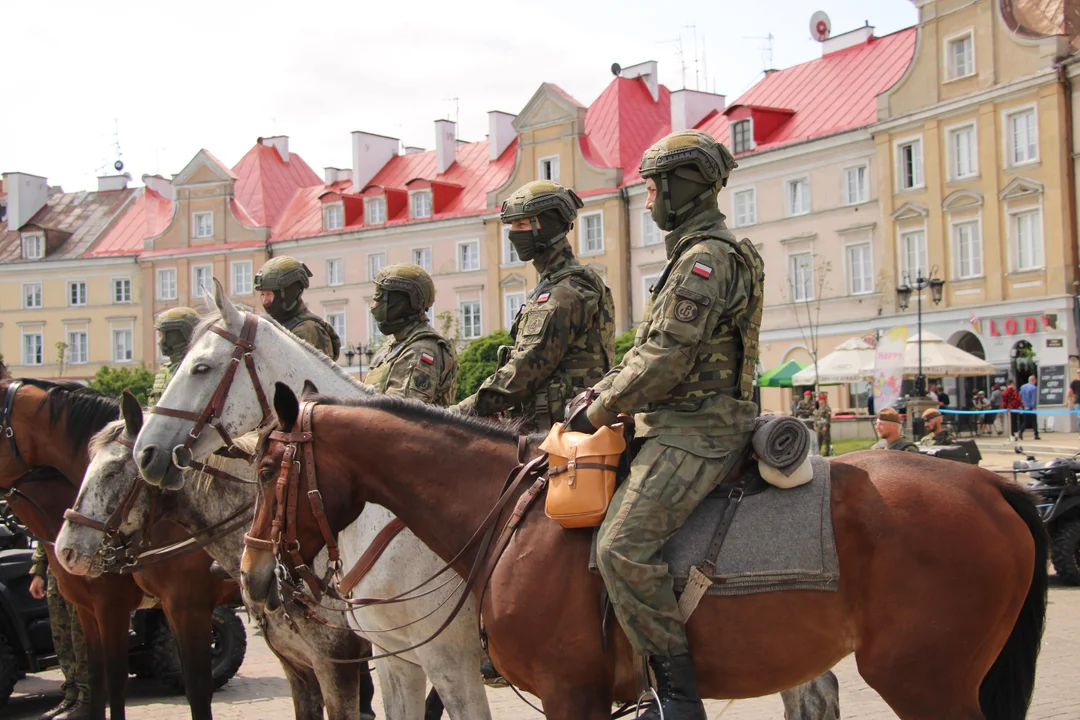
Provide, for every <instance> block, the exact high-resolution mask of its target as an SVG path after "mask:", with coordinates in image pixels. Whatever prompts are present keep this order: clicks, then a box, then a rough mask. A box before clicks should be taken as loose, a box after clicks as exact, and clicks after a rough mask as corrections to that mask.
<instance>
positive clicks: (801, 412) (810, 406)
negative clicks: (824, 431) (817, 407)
mask: <svg viewBox="0 0 1080 720" xmlns="http://www.w3.org/2000/svg"><path fill="white" fill-rule="evenodd" d="M813 416H814V401H813V400H800V401H799V404H798V405H796V406H795V417H797V418H811V417H813Z"/></svg>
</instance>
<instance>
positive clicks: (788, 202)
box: [784, 175, 811, 217]
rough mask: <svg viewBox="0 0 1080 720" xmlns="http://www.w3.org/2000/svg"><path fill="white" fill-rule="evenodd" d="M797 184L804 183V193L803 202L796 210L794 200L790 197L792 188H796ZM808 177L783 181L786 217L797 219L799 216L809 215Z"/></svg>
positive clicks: (803, 176) (802, 176) (801, 176)
mask: <svg viewBox="0 0 1080 720" xmlns="http://www.w3.org/2000/svg"><path fill="white" fill-rule="evenodd" d="M799 183H805V186H806V192H805V194H804V198H803V202H802V204H801V206H800V207H798V208H796V207H795V203H794V198H792V196H791V192H792V188H793V187H796V186H797V185H798V184H799ZM810 203H811V198H810V176H809V175H800V176H798V177H792V178H787V179H786V180H784V214H785V216H786V217H798V216H799V215H809V214H810Z"/></svg>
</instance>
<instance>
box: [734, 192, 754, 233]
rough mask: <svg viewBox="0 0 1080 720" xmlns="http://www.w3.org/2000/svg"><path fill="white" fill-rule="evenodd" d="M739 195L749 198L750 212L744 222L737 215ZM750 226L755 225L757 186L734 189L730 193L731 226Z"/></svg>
mask: <svg viewBox="0 0 1080 720" xmlns="http://www.w3.org/2000/svg"><path fill="white" fill-rule="evenodd" d="M740 195H749V196H750V210H749V212H748V213H747V215H748V217H747V218H746V219H745V221H744V219H743V218H742V217H740V215H739V196H740ZM751 225H757V186H755V185H750V186H744V187H739V188H735V189H733V190H732V191H731V226H732V227H750V226H751Z"/></svg>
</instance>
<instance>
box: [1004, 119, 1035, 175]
mask: <svg viewBox="0 0 1080 720" xmlns="http://www.w3.org/2000/svg"><path fill="white" fill-rule="evenodd" d="M1029 113H1030V114H1031V127H1032V129H1033V130H1034V132H1035V154H1034V155H1032V156H1031V157H1028V158H1025V159H1023V160H1015V159H1014V158H1015V152H1016V147H1015V145H1014V144H1013V125H1012V124H1013V118H1015V117H1017V116H1019V115H1027V114H1029ZM1001 135H1002V141H1003V142H1004V144H1005V147H1004V152H1005V167H1006V169H1011V168H1017V167H1026V166H1028V165H1035V164H1037V163H1038V162H1039V159H1040V157H1041V151H1040V147H1039V107H1038V105H1036V104H1035V103H1027V104H1026V105H1017V106H1016V107H1011V108H1008V109H1007V110H1003V111H1002V113H1001Z"/></svg>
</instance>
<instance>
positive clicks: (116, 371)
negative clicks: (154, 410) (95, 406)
mask: <svg viewBox="0 0 1080 720" xmlns="http://www.w3.org/2000/svg"><path fill="white" fill-rule="evenodd" d="M88 385H89V386H90V387H91V388H93V389H94V390H97V391H98V392H100V393H101V394H103V395H108V396H109V397H111V398H116V399H117V400H119V399H120V396H121V395H122V394H123V392H124V390H125V388H126V389H127V390H130V391H131V394H132V395H134V396H135V397H136V398H138V399H139V403H140V404H141V405H142V406H143V407H145V406H146V397H147V395H149V394H150V390H152V389H153V387H154V374H153V373H152V372H150V369H149V368H147V367H146V366H145V365H142V364H140V365H139V367H136V368H128V367H122V368H111V367H109V366H108V365H104V366H102V367H101V368H100V369H99V370H98V371H97V374H96V375H94V379H93V380H91V381H90V382H89V383H88Z"/></svg>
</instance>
